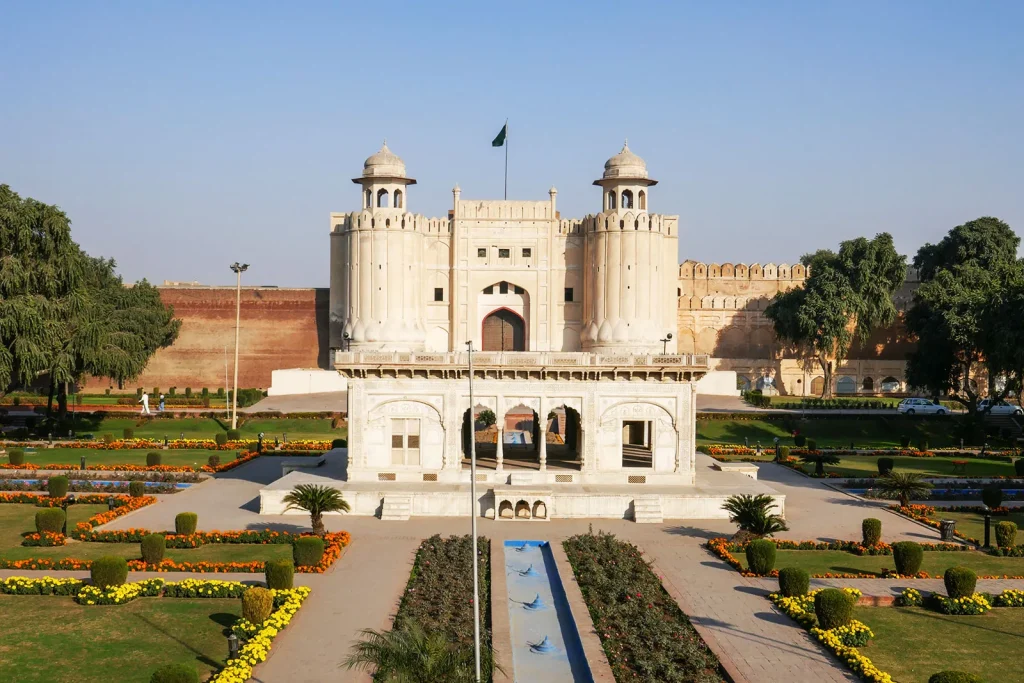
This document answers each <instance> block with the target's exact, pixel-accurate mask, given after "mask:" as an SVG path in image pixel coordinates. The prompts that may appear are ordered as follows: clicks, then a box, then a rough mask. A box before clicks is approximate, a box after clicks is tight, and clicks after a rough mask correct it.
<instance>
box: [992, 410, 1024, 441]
mask: <svg viewBox="0 0 1024 683" xmlns="http://www.w3.org/2000/svg"><path fill="white" fill-rule="evenodd" d="M1021 420H1022V419H1021V418H1020V417H1014V416H1013V415H986V416H985V424H986V425H988V426H989V427H998V428H999V429H1000V430H1004V429H1005V430H1007V431H1008V432H1009V433H1010V438H1012V439H1017V440H1020V438H1021V435H1022V429H1021Z"/></svg>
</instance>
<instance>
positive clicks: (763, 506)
mask: <svg viewBox="0 0 1024 683" xmlns="http://www.w3.org/2000/svg"><path fill="white" fill-rule="evenodd" d="M774 507H775V499H774V498H772V497H771V496H769V495H768V494H766V493H759V494H757V495H756V496H754V495H751V494H749V493H744V494H741V495H737V496H729V497H728V498H727V499H726V500H725V503H724V504H723V505H722V508H723V509H724V510H725V511H726V512H728V513H729V521H730V522H732V523H733V524H736V525H737V526H739V528H740V531H746V532H748V533H751V534H754V535H755V536H771V535H772V534H775V533H778V532H779V531H787V530H789V527H788V526H786V521H785V520H784V519H783V518H782V515H779V514H776V513H773V512H772V511H771V510H772V508H774Z"/></svg>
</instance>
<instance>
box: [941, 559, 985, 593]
mask: <svg viewBox="0 0 1024 683" xmlns="http://www.w3.org/2000/svg"><path fill="white" fill-rule="evenodd" d="M942 581H943V583H945V584H946V595H948V596H949V597H950V598H951V599H953V600H957V599H959V598H968V597H970V596H972V595H974V589H975V588H977V586H978V575H977V574H975V573H974V572H973V571H972V570H970V569H968V568H967V567H950V568H949V569H947V570H946V573H945V574H944V575H943V577H942Z"/></svg>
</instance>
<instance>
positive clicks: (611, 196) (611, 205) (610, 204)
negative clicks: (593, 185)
mask: <svg viewBox="0 0 1024 683" xmlns="http://www.w3.org/2000/svg"><path fill="white" fill-rule="evenodd" d="M608 208H609V209H614V208H615V192H614V191H612V192H609V193H608Z"/></svg>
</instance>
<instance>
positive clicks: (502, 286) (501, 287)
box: [498, 282, 508, 294]
mask: <svg viewBox="0 0 1024 683" xmlns="http://www.w3.org/2000/svg"><path fill="white" fill-rule="evenodd" d="M498 293H499V294H508V283H507V282H502V283H501V284H500V285H498Z"/></svg>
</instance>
